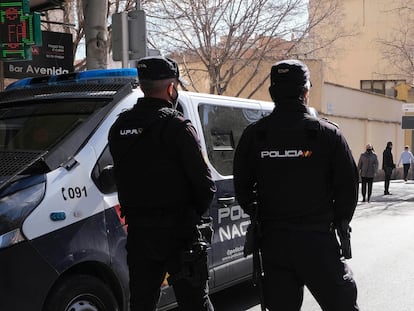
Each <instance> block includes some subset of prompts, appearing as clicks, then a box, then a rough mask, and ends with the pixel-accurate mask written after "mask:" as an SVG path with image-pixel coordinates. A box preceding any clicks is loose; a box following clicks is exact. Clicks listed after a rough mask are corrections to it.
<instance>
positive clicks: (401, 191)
mask: <svg viewBox="0 0 414 311" xmlns="http://www.w3.org/2000/svg"><path fill="white" fill-rule="evenodd" d="M389 192H390V193H391V195H384V182H383V181H378V182H374V183H373V186H372V195H371V202H369V203H368V202H361V200H362V195H361V185H360V187H359V199H358V206H357V209H359V208H363V207H370V206H371V207H373V206H377V205H384V202H390V203H392V202H410V201H411V202H414V180H408V181H406V182H405V181H404V180H403V179H396V180H391V183H390V187H389Z"/></svg>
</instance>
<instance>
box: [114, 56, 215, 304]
mask: <svg viewBox="0 0 414 311" xmlns="http://www.w3.org/2000/svg"><path fill="white" fill-rule="evenodd" d="M137 68H138V76H139V82H140V87H141V90H142V91H143V93H144V97H143V98H139V99H138V102H137V103H136V104H135V105H134V107H133V108H132V109H130V110H128V111H126V112H123V113H121V114H120V115H119V117H118V119H117V120H116V122H115V123H114V124H113V125H112V127H111V129H110V132H109V137H108V139H109V148H110V152H111V154H112V156H113V160H114V169H115V170H114V172H115V181H116V184H117V188H118V197H119V202H120V205H121V209H122V213H123V214H124V215H125V217H126V221H127V223H128V238H127V246H126V247H127V252H128V255H127V262H128V266H129V277H130V283H129V284H130V293H131V298H130V310H131V311H138V310H139V311H148V310H155V308H156V304H157V302H158V299H159V294H160V286H161V284H162V282H163V280H164V277H165V275H166V273H167V272H168V274H169V275H170V276H169V278H168V282H169V284H170V285H172V286H173V289H174V292H175V296H176V299H177V302H178V305H179V307H180V310H191V311H193V310H213V307H212V305H211V302H210V300H209V297H208V287H207V279H208V267H207V253H206V251H205V249H203V250H198V251H197V252H196V253H194V252H193V253H191V254H192V255H191V254H190V253H189V250H190V248H191V247H192V245H193V242H194V241H195V240H196V239H197V237H198V232H197V230H196V224H197V223H198V222H199V221H200V217H201V216H202V215H203V213H205V212H206V211H207V209H208V208H209V206H210V203H211V201H212V198H213V195H214V193H215V185H214V182H213V180H212V178H211V175H210V171H209V168H208V167H207V165H206V163H205V161H204V158H203V155H202V153H201V148H200V144H199V140H198V137H197V133H196V131H195V129H194V127H193V126H192V124H191V123H190V121H189V120H186V119H184V118H183V116H182V115H181V114H180V113H179V112H178V111H177V110H175V109H174V108H175V106H176V104H177V98H178V92H177V86H178V85H179V83H180V77H179V70H178V66H177V63H176V62H175V61H174V60H171V59H168V58H165V57H147V58H143V59H141V60H139V61H138V63H137ZM189 254H190V255H191V256H189ZM186 255H187V256H186Z"/></svg>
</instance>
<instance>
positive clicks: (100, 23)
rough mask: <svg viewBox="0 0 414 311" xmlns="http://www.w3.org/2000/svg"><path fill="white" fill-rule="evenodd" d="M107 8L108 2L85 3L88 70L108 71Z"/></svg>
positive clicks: (88, 0) (95, 0)
mask: <svg viewBox="0 0 414 311" xmlns="http://www.w3.org/2000/svg"><path fill="white" fill-rule="evenodd" d="M107 8H108V1H103V0H87V1H86V0H84V1H83V16H84V19H85V43H86V67H87V69H106V68H107V65H108V31H107V27H106V25H107V16H106V13H107V11H108V10H107Z"/></svg>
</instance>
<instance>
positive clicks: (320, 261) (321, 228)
mask: <svg viewBox="0 0 414 311" xmlns="http://www.w3.org/2000/svg"><path fill="white" fill-rule="evenodd" d="M270 82H271V84H270V87H269V93H270V95H271V97H272V99H273V101H274V103H275V108H274V110H273V112H272V113H271V114H270V115H268V116H266V117H264V118H262V119H261V120H259V121H257V122H256V123H252V124H251V125H249V126H248V127H247V128H246V129H245V130H244V132H243V134H242V136H241V138H240V140H239V143H238V145H237V148H236V152H235V157H234V186H235V192H236V197H237V200H238V202H239V203H240V206H241V207H242V209H243V210H244V211H245V212H246V213H248V214H249V215H251V216H253V218H255V220H256V222H257V223H258V224H259V226H256V228H257V227H259V228H260V232H259V233H257V235H258V236H259V239H250V241H252V240H253V241H254V242H256V243H258V245H259V250H258V251H256V250H257V246H256V247H254V246H253V247H252V246H251V245H246V246H249V249H250V250H253V251H254V252H253V256H260V258H259V260H257V259H256V260H254V262H255V263H256V265H260V266H258V267H255V271H261V268H263V271H264V273H263V274H262V273H261V272H260V273H255V275H259V276H260V278H261V280H260V284H261V285H262V286H261V288H262V289H263V296H264V301H263V304H264V305H265V307H266V308H267V309H268V310H271V311H277V310H284V311H299V310H300V308H301V305H302V298H303V290H304V286H307V287H309V288H310V289H311V292H312V293H313V294H314V295H315V298H316V300H317V301H318V303H319V304H320V305H321V307H322V309H323V310H326V311H357V310H359V308H358V305H357V303H356V298H357V292H356V285H355V281H354V280H353V278H352V274H351V273H350V269H349V268H348V266H347V265H346V263H345V262H344V257H345V258H347V257H350V255H351V253H350V249H349V243H348V242H349V232H350V231H349V226H348V224H349V222H350V221H351V219H352V216H353V213H354V211H355V207H356V204H357V198H358V171H357V167H356V164H355V161H354V159H353V156H352V153H351V151H350V149H349V147H348V144H347V142H346V140H345V138H344V136H343V135H342V133H341V131H340V129H339V128H338V127H336V126H334V125H332V124H331V123H329V122H327V121H326V120H319V119H317V118H315V117H313V116H311V115H310V114H309V112H308V108H307V102H308V96H309V90H310V87H311V83H310V74H309V69H308V68H307V66H306V65H305V64H304V63H303V62H300V61H298V60H283V61H280V62H278V63H276V64H274V65H273V66H272V69H271V73H270ZM254 203H256V204H254ZM335 227H336V230H338V232H339V230H341V231H340V232H339V233H340V237H341V245H340V244H339V243H338V239H337V237H336V232H335V229H334V228H335ZM258 240H259V241H258ZM341 246H342V248H343V249H342V252H341V250H340V247H341Z"/></svg>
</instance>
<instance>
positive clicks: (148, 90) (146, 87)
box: [139, 78, 177, 95]
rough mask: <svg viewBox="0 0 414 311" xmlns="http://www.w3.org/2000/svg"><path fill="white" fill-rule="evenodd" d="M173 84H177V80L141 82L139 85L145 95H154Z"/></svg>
mask: <svg viewBox="0 0 414 311" xmlns="http://www.w3.org/2000/svg"><path fill="white" fill-rule="evenodd" d="M172 82H177V79H176V78H168V79H162V80H140V81H139V84H140V87H141V90H142V92H144V94H145V95H149V94H154V93H157V92H159V91H160V90H162V89H164V88H166V87H168V85H170V84H171V83H172Z"/></svg>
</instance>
